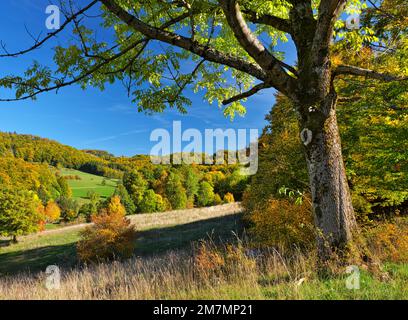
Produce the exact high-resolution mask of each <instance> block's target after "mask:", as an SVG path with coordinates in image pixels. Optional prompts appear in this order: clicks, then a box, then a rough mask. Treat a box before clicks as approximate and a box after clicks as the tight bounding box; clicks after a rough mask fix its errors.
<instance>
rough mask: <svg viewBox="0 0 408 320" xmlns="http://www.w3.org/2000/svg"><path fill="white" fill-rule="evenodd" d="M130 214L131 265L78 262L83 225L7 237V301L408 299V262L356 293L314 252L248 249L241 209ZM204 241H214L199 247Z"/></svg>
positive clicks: (0, 293)
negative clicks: (56, 274)
mask: <svg viewBox="0 0 408 320" xmlns="http://www.w3.org/2000/svg"><path fill="white" fill-rule="evenodd" d="M161 215H163V216H161ZM164 216H165V218H164ZM130 218H131V220H132V222H134V223H135V225H136V226H137V229H138V230H139V237H138V239H137V248H136V252H135V256H134V258H132V259H130V260H127V261H124V262H114V263H110V264H100V265H95V266H89V267H83V266H81V267H80V266H79V265H77V262H76V250H75V243H76V242H77V241H78V239H79V231H80V230H81V228H83V227H81V226H72V227H67V228H64V229H60V230H50V231H47V233H44V234H37V235H31V236H27V237H23V238H22V239H21V241H20V243H18V244H13V245H11V246H4V245H5V243H3V244H2V243H1V242H0V299H69V300H71V299H408V286H407V283H408V265H407V264H396V263H393V264H392V263H385V264H384V265H383V266H382V268H381V269H380V270H379V271H375V272H371V271H368V270H367V269H366V268H364V267H361V268H360V275H361V277H360V288H359V289H353V290H350V289H348V288H347V286H346V280H347V277H349V274H347V273H346V272H345V270H343V269H340V270H337V271H336V272H335V273H333V274H331V275H326V276H324V277H322V276H321V275H319V274H318V273H317V272H316V260H317V259H316V254H315V253H313V252H309V253H307V254H303V253H301V252H298V253H291V254H285V252H282V251H279V252H278V251H276V250H270V251H268V252H263V253H262V254H261V255H257V254H255V255H254V254H249V251H248V250H247V249H245V246H241V245H240V243H241V242H240V241H239V240H238V238H237V236H236V235H239V236H240V235H242V226H241V222H240V218H239V216H238V215H236V214H228V213H225V212H224V213H219V212H217V211H214V212H212V211H210V212H207V213H203V212H201V211H197V210H193V211H178V212H170V213H160V214H150V215H149V214H146V215H135V216H131V217H130ZM199 240H207V241H206V242H204V244H202V247H200V246H199V245H198V243H203V242H197V241H199ZM193 243H194V248H195V250H193V251H192V244H193ZM214 243H218V244H223V243H224V245H221V246H220V245H214ZM225 243H231V244H233V246H230V245H225ZM2 245H3V246H2ZM197 248H201V249H200V250H197ZM202 248H204V249H202ZM193 253H194V254H193ZM52 264H56V265H58V266H59V267H62V273H61V274H62V279H61V288H60V289H59V290H51V291H50V290H47V289H46V288H45V286H44V283H45V279H46V275H45V273H44V270H45V268H46V267H47V266H48V265H52ZM27 271H30V273H27Z"/></svg>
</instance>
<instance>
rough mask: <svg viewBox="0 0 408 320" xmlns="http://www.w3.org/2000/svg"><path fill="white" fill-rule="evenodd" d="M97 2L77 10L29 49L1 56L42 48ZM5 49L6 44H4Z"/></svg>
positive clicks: (12, 55)
mask: <svg viewBox="0 0 408 320" xmlns="http://www.w3.org/2000/svg"><path fill="white" fill-rule="evenodd" d="M97 2H99V0H94V1H92V2H91V3H90V4H88V5H87V6H86V7H84V8H82V9H81V10H79V11H78V12H76V13H75V14H73V15H72V16H71V17H68V18H67V20H65V22H64V23H63V24H62V25H61V26H60V28H59V29H57V30H55V31H54V32H50V33H48V35H47V36H46V37H44V38H43V39H42V40H38V41H36V42H35V44H34V45H33V46H32V47H30V48H28V49H24V50H21V51H18V52H14V53H6V54H0V58H4V57H17V56H20V55H23V54H26V53H28V52H30V51H34V50H35V49H38V48H40V47H41V46H42V45H43V44H44V43H45V42H47V41H48V40H49V39H51V38H52V37H54V36H56V35H57V34H58V33H60V32H61V31H62V30H64V28H65V27H66V26H67V25H68V24H70V23H71V22H72V21H74V20H75V19H76V18H77V17H78V16H79V15H81V14H83V13H84V12H86V11H87V10H89V9H90V8H91V7H93V6H94V5H95V4H96V3H97ZM3 49H5V48H4V46H3Z"/></svg>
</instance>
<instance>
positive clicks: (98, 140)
mask: <svg viewBox="0 0 408 320" xmlns="http://www.w3.org/2000/svg"><path fill="white" fill-rule="evenodd" d="M54 2H56V1H53V0H3V1H2V10H1V11H0V26H1V28H0V40H1V41H2V42H3V43H5V44H6V45H7V50H8V51H10V52H13V51H17V50H18V49H23V48H26V47H27V46H29V45H30V44H32V43H33V40H32V39H31V38H30V36H29V35H28V34H27V31H26V28H25V26H26V27H27V28H28V30H30V32H31V33H32V34H33V35H34V36H38V34H39V33H40V32H41V33H42V34H43V35H44V34H46V33H47V32H48V30H47V29H46V27H45V19H46V18H47V15H46V14H45V8H46V6H47V5H48V4H50V3H54ZM75 2H76V3H78V4H79V5H80V6H81V5H83V4H85V3H86V1H84V0H81V1H75ZM101 32H103V31H102V30H101ZM68 36H69V35H66V34H65V35H63V36H61V37H58V39H57V40H56V42H53V45H55V44H56V43H60V44H64V39H66V37H68ZM278 49H279V50H282V51H286V52H287V61H288V62H291V63H293V60H294V50H293V48H292V46H291V44H290V43H288V44H283V45H280V46H279V48H278ZM52 54H53V52H52V47H51V46H45V47H43V48H41V49H40V50H37V51H36V52H34V53H32V54H30V55H27V56H25V57H23V58H21V57H20V58H1V59H0V73H1V76H2V77H3V76H4V75H6V74H10V73H11V74H19V72H21V71H23V70H24V67H26V66H27V65H28V64H30V63H31V62H32V60H33V59H37V60H39V61H40V62H43V63H46V64H47V63H48V64H49V63H52ZM273 92H274V91H273V90H264V91H262V93H259V94H257V95H256V96H253V97H252V98H250V99H249V100H248V101H247V102H246V103H245V106H246V107H247V114H246V115H245V116H244V117H239V116H237V117H236V118H235V119H234V121H233V122H231V121H230V120H229V119H227V118H225V117H224V116H223V114H222V110H220V109H219V108H218V106H217V105H216V104H213V105H210V104H209V103H208V102H206V101H205V100H204V99H203V96H202V95H201V94H195V93H194V92H192V91H189V90H186V92H185V94H186V95H187V96H188V97H189V98H190V99H191V100H192V102H193V105H192V107H190V108H188V113H187V114H186V115H181V114H179V113H178V112H176V111H174V110H166V111H165V112H164V113H162V114H155V115H153V116H151V115H145V114H143V113H139V112H138V111H137V107H136V105H135V103H132V102H131V99H130V98H128V96H127V92H126V90H125V88H124V87H123V86H122V84H120V83H117V84H113V85H107V86H106V89H105V90H104V91H100V90H98V89H94V88H92V87H89V88H87V90H86V91H83V90H82V89H80V88H79V87H78V86H72V87H67V88H63V89H61V90H60V91H59V92H58V94H56V93H55V92H51V93H45V94H42V95H40V96H39V97H38V99H37V100H36V101H31V100H28V101H20V102H10V103H4V102H3V103H0V131H7V132H17V133H27V134H34V135H39V136H41V137H46V138H50V139H54V140H57V141H59V142H61V143H64V144H67V145H71V146H73V147H76V148H79V149H101V150H107V151H109V152H111V153H113V154H115V155H127V156H131V155H135V154H142V153H144V154H147V153H149V151H150V149H151V148H152V146H153V145H154V144H155V142H150V141H149V137H150V133H151V131H152V130H154V129H156V128H166V129H171V126H172V122H173V121H176V120H180V121H182V128H183V129H188V128H197V129H199V130H200V131H202V132H203V131H204V129H206V128H209V129H211V128H223V129H225V128H235V129H239V128H246V129H252V128H258V129H259V132H261V130H262V128H263V127H264V126H265V124H266V122H265V120H264V117H265V114H267V113H268V112H269V110H270V108H271V107H272V105H273V103H274V96H273ZM10 94H11V92H6V91H5V90H4V89H0V96H1V97H5V96H10Z"/></svg>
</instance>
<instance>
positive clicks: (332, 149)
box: [301, 92, 357, 260]
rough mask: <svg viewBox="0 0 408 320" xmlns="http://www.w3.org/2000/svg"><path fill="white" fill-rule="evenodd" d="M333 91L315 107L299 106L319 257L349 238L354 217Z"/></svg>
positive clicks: (326, 255) (326, 254)
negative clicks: (301, 107) (316, 229)
mask: <svg viewBox="0 0 408 320" xmlns="http://www.w3.org/2000/svg"><path fill="white" fill-rule="evenodd" d="M335 107H336V94H335V93H334V92H333V93H330V94H328V96H327V97H326V98H325V99H324V101H323V102H322V103H321V104H320V105H317V106H316V107H313V106H312V107H310V106H308V107H307V108H306V109H305V108H303V109H301V110H302V112H301V116H302V120H301V130H302V131H301V139H302V142H303V144H304V146H305V155H306V161H307V168H308V172H309V179H310V187H311V192H312V203H313V211H314V215H315V223H316V226H317V228H318V250H319V257H320V258H321V259H322V260H327V259H328V258H330V256H331V254H332V253H333V251H336V250H339V249H340V250H341V249H344V248H345V247H346V245H347V244H349V243H350V242H351V240H352V236H353V231H354V230H355V229H356V226H357V225H356V220H355V216H354V210H353V206H352V203H351V196H350V191H349V187H348V184H347V178H346V173H345V168H344V163H343V157H342V152H341V142H340V135H339V129H338V125H337V118H336V108H335Z"/></svg>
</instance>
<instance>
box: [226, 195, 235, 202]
mask: <svg viewBox="0 0 408 320" xmlns="http://www.w3.org/2000/svg"><path fill="white" fill-rule="evenodd" d="M224 202H225V203H232V202H235V199H234V195H233V194H232V193H230V192H227V193H226V194H225V195H224Z"/></svg>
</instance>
